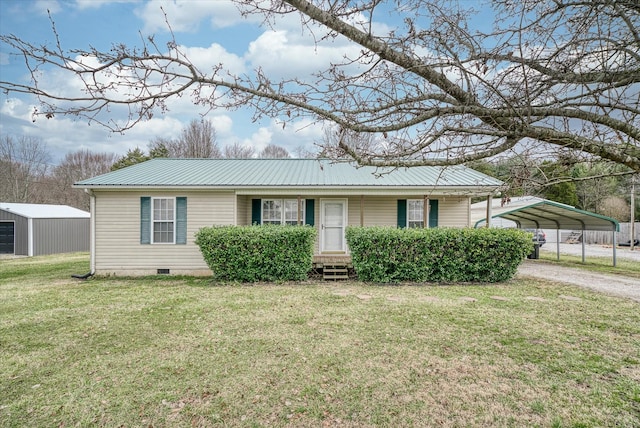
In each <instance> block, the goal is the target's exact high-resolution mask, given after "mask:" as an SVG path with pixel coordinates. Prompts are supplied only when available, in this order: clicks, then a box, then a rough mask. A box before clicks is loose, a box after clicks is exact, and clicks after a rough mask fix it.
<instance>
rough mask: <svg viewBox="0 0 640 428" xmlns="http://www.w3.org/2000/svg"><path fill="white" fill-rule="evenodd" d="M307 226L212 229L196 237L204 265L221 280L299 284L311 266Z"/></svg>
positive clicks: (310, 238)
mask: <svg viewBox="0 0 640 428" xmlns="http://www.w3.org/2000/svg"><path fill="white" fill-rule="evenodd" d="M315 237H316V230H315V229H314V228H313V227H309V226H214V227H204V228H202V229H200V230H199V231H198V233H197V234H196V241H195V242H196V244H197V245H198V246H199V247H200V252H201V253H202V255H203V257H204V260H205V262H206V263H207V265H208V266H209V268H210V269H211V271H212V272H213V276H214V277H215V278H216V279H217V280H221V281H237V282H256V281H301V280H304V279H307V277H308V273H309V272H310V271H311V269H312V267H313V245H314V242H315Z"/></svg>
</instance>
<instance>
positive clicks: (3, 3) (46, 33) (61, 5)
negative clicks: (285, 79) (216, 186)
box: [0, 0, 357, 162]
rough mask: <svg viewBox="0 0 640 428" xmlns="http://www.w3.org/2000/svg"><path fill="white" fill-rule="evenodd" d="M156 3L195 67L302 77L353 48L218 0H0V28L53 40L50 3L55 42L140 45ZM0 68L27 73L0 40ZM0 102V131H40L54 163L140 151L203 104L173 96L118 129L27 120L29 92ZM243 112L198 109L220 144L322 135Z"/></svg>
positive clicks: (7, 73)
mask: <svg viewBox="0 0 640 428" xmlns="http://www.w3.org/2000/svg"><path fill="white" fill-rule="evenodd" d="M161 6H162V7H163V8H164V10H165V11H166V12H167V14H168V16H169V20H170V23H171V26H172V29H173V31H174V33H175V35H176V39H177V41H178V43H179V44H180V45H181V46H182V47H183V49H184V50H186V51H187V52H188V53H190V54H191V55H190V58H191V59H192V60H193V61H197V62H199V63H200V64H203V65H204V66H206V65H207V64H211V65H213V64H216V63H218V62H220V61H222V62H224V63H225V64H227V65H229V66H230V67H231V68H232V69H236V70H239V71H250V70H252V69H253V68H255V67H256V66H257V65H260V66H262V67H263V68H264V69H265V70H266V71H267V72H268V73H269V75H270V76H271V77H272V78H277V77H278V76H282V75H295V76H305V75H309V74H310V73H312V72H314V71H316V70H317V68H318V67H319V65H320V64H327V63H328V61H330V59H331V58H334V59H338V58H341V57H342V55H343V54H344V53H345V52H347V51H349V50H352V49H357V48H356V47H355V46H350V45H348V44H347V43H346V42H345V41H334V42H333V43H331V44H327V45H324V46H323V48H322V49H316V46H315V45H314V41H313V39H311V38H310V37H307V36H306V35H303V34H302V33H301V30H300V24H299V18H297V17H293V16H290V17H287V18H285V19H282V20H281V21H279V22H278V23H277V24H276V25H277V26H276V28H275V29H270V28H266V27H261V26H260V23H261V17H259V16H255V17H250V18H249V19H245V18H243V17H241V16H240V14H239V12H238V11H237V10H236V8H235V6H234V5H233V4H231V3H230V2H228V1H225V0H213V1H211V0H190V1H180V0H175V1H156V0H141V1H135V0H134V1H127V0H120V1H118V0H116V1H112V0H38V1H29V0H26V1H25V0H0V32H1V33H2V34H14V35H17V36H18V37H20V38H21V39H23V40H26V41H28V42H31V43H34V44H52V43H53V42H54V40H55V39H54V35H53V33H52V31H51V24H50V22H49V18H48V15H47V10H49V11H50V13H51V15H52V17H53V20H54V21H55V24H56V28H57V31H58V33H59V35H60V39H61V42H62V45H63V48H64V49H70V48H81V49H86V48H88V47H89V46H93V47H96V48H98V49H100V50H106V49H109V47H110V46H111V45H112V44H113V43H125V44H129V45H139V44H140V33H142V34H143V35H145V36H146V35H150V34H155V35H156V36H157V37H159V38H161V37H166V36H167V27H166V24H165V22H164V15H163V14H162V10H161ZM200 64H199V65H200ZM0 74H1V75H2V80H10V81H21V80H25V81H26V79H27V76H26V69H25V67H24V65H23V64H22V61H21V59H20V58H19V57H15V56H13V55H11V54H10V52H8V51H7V47H6V45H0ZM43 80H48V83H49V84H51V85H56V88H59V89H60V91H64V90H65V89H66V87H65V86H67V85H72V83H73V82H70V81H68V79H67V80H65V79H61V78H60V77H59V76H56V75H54V74H53V73H52V74H51V75H44V76H43ZM0 100H1V104H0V132H1V133H2V134H3V135H7V134H8V135H12V136H16V137H19V136H23V135H25V136H32V137H37V138H41V139H42V140H43V141H44V142H45V143H46V144H47V146H48V148H49V150H50V151H51V152H52V154H53V157H54V159H53V161H54V162H56V161H58V160H59V159H60V158H62V157H63V156H64V155H65V154H66V153H68V152H72V151H75V150H78V149H83V148H87V149H90V150H92V151H95V152H112V153H117V154H124V153H126V151H127V150H128V149H131V148H134V147H141V148H144V149H146V147H147V144H148V143H149V141H151V140H152V139H153V138H154V137H168V138H172V137H176V136H177V135H178V134H179V132H180V130H181V129H182V126H183V125H185V124H186V123H188V122H189V121H190V120H192V119H198V118H200V116H199V115H200V114H201V113H202V112H203V110H201V109H198V108H197V107H194V106H193V105H192V104H191V103H190V102H189V101H188V99H184V98H183V99H180V100H175V101H173V102H171V103H170V104H169V108H170V111H169V112H168V113H167V114H166V115H164V116H156V117H154V119H153V120H152V121H150V122H146V123H141V124H139V125H137V126H136V127H135V128H133V129H132V130H129V131H127V132H126V133H125V134H124V135H120V134H114V133H110V132H109V131H107V130H106V129H104V128H101V127H100V126H96V125H91V126H88V125H87V124H86V123H85V122H82V121H74V120H73V119H71V118H69V117H55V118H53V119H44V118H38V119H37V120H36V121H35V122H33V121H32V115H31V112H32V111H33V107H34V105H36V101H35V100H34V99H32V98H29V97H27V96H17V95H15V94H10V95H8V96H7V95H6V94H1V95H0ZM251 113H252V112H251V111H248V110H247V111H242V110H240V111H233V112H228V111H215V112H212V113H209V114H208V115H207V116H206V117H207V118H208V119H210V120H211V121H212V122H213V124H214V126H215V128H216V131H217V138H218V143H219V145H220V146H224V145H227V144H233V143H236V142H239V143H241V144H243V145H250V146H252V147H254V148H255V149H256V151H259V150H261V149H262V148H263V147H265V146H266V145H267V144H277V145H280V146H283V147H285V148H286V149H287V150H289V151H290V152H291V153H295V152H296V150H297V149H299V148H300V147H305V148H307V149H313V143H314V142H316V141H319V140H320V139H321V137H322V133H323V131H322V126H321V125H320V124H313V123H311V122H310V121H308V120H302V121H299V122H297V123H295V124H293V126H291V125H288V126H287V127H285V128H284V129H283V127H282V125H281V124H280V123H278V122H277V121H275V120H270V119H263V120H261V121H259V122H257V123H252V122H251ZM114 114H115V113H114Z"/></svg>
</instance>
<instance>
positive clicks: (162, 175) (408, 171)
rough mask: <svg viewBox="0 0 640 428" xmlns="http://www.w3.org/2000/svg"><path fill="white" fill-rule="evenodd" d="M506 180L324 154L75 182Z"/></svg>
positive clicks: (189, 163) (150, 167)
mask: <svg viewBox="0 0 640 428" xmlns="http://www.w3.org/2000/svg"><path fill="white" fill-rule="evenodd" d="M502 184H503V183H502V182H501V181H500V180H498V179H495V178H493V177H489V176H488V175H485V174H482V173H480V172H478V171H475V170H473V169H470V168H467V167H465V166H462V165H458V166H450V167H433V166H419V167H412V168H399V169H393V168H376V167H355V166H353V165H351V164H349V163H346V162H332V161H330V160H326V159H164V158H158V159H152V160H150V161H147V162H143V163H140V164H136V165H132V166H130V167H127V168H123V169H120V170H117V171H113V172H109V173H107V174H103V175H100V176H97V177H93V178H90V179H87V180H82V181H79V182H78V183H76V184H75V186H76V187H85V188H93V189H97V188H120V187H203V188H207V187H216V188H220V187H228V188H263V187H289V188H300V187H322V188H339V187H406V186H414V187H436V186H437V187H454V188H455V187H459V188H465V189H466V188H468V189H469V190H473V189H474V188H478V190H479V189H483V190H484V191H486V189H487V188H497V187H499V186H501V185H502Z"/></svg>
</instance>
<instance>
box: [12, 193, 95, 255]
mask: <svg viewBox="0 0 640 428" xmlns="http://www.w3.org/2000/svg"><path fill="white" fill-rule="evenodd" d="M89 220H90V214H89V213H88V212H86V211H82V210H79V209H77V208H73V207H70V206H68V205H47V204H18V203H7V202H0V254H13V255H17V256H40V255H44V254H56V253H70V252H76V251H89V243H90V228H89V226H90V221H89Z"/></svg>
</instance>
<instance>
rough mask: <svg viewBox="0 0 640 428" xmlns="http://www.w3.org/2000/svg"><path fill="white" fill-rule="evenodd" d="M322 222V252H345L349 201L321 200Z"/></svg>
mask: <svg viewBox="0 0 640 428" xmlns="http://www.w3.org/2000/svg"><path fill="white" fill-rule="evenodd" d="M320 222H321V225H320V249H321V251H322V252H337V253H343V252H345V250H346V245H345V238H344V230H345V227H346V225H347V200H346V199H321V200H320Z"/></svg>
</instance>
